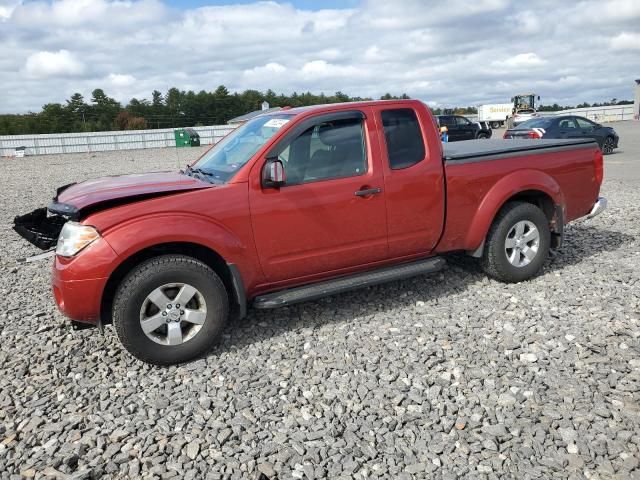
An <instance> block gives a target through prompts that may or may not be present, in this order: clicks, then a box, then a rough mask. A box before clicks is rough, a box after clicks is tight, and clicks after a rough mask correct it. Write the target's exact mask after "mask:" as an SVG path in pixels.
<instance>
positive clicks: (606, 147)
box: [602, 137, 613, 155]
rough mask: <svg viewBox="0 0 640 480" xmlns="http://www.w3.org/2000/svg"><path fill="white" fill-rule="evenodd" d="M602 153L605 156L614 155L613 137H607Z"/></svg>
mask: <svg viewBox="0 0 640 480" xmlns="http://www.w3.org/2000/svg"><path fill="white" fill-rule="evenodd" d="M602 153H604V154H605V155H609V154H610V153H613V137H607V138H605V139H604V143H603V144H602Z"/></svg>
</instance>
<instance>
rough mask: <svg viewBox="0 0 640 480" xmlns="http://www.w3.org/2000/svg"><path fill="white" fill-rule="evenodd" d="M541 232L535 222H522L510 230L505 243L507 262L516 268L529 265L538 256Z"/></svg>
mask: <svg viewBox="0 0 640 480" xmlns="http://www.w3.org/2000/svg"><path fill="white" fill-rule="evenodd" d="M539 248H540V232H539V231H538V228H537V227H536V226H535V224H534V223H533V222H530V221H528V220H521V221H519V222H517V223H516V224H515V225H514V226H512V227H511V229H509V233H507V238H506V239H505V243H504V252H505V255H506V257H507V260H508V261H509V263H510V264H511V265H513V266H514V267H518V268H522V267H526V266H527V265H529V264H530V263H531V262H532V261H533V259H534V258H535V257H536V255H537V254H538V249H539Z"/></svg>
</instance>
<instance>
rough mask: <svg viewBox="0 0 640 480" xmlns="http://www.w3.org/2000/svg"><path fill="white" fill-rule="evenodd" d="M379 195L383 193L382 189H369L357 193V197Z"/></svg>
mask: <svg viewBox="0 0 640 480" xmlns="http://www.w3.org/2000/svg"><path fill="white" fill-rule="evenodd" d="M378 193H382V189H381V188H380V187H377V188H367V189H365V190H358V191H357V192H356V197H368V196H369V195H376V194H378Z"/></svg>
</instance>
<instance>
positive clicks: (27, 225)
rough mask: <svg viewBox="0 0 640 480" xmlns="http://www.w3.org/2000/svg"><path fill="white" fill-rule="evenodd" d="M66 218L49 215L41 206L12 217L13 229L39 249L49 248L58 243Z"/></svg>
mask: <svg viewBox="0 0 640 480" xmlns="http://www.w3.org/2000/svg"><path fill="white" fill-rule="evenodd" d="M66 222H67V218H66V217H64V216H62V215H49V214H48V212H47V208H45V207H42V208H38V209H36V210H34V211H33V212H30V213H27V214H26V215H20V216H17V217H15V218H14V219H13V229H14V230H15V231H16V233H18V235H20V236H21V237H22V238H24V239H25V240H27V241H28V242H29V243H31V244H33V245H35V246H36V247H38V248H39V249H41V250H50V249H52V248H54V247H55V246H56V243H58V236H59V235H60V231H61V230H62V227H63V225H64V224H65V223H66Z"/></svg>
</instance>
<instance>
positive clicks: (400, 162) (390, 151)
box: [381, 108, 426, 170]
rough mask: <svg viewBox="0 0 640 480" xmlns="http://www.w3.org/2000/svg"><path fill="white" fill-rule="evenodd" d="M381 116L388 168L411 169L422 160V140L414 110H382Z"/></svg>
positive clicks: (423, 149) (423, 156)
mask: <svg viewBox="0 0 640 480" xmlns="http://www.w3.org/2000/svg"><path fill="white" fill-rule="evenodd" d="M381 116H382V127H383V129H384V139H385V145H386V149H387V158H388V161H389V167H390V168H391V169H392V170H399V169H403V168H409V167H412V166H413V165H416V164H418V163H420V162H421V161H422V160H424V158H425V154H426V152H425V145H424V139H423V138H422V131H421V130H420V122H419V121H418V117H417V115H416V112H415V110H413V109H412V108H398V109H392V110H383V111H382V112H381Z"/></svg>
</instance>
